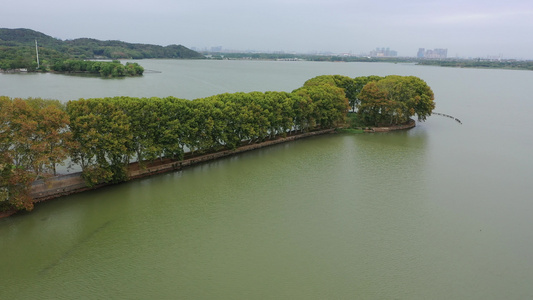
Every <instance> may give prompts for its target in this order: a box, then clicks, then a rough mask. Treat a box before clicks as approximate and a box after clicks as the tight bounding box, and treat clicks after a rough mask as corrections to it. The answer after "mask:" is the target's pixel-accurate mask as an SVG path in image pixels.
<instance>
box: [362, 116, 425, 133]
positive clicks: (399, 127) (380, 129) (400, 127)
mask: <svg viewBox="0 0 533 300" xmlns="http://www.w3.org/2000/svg"><path fill="white" fill-rule="evenodd" d="M414 127H416V122H415V120H413V119H409V122H407V124H402V125H392V126H388V127H369V128H367V129H363V131H364V132H389V131H396V130H405V129H411V128H414Z"/></svg>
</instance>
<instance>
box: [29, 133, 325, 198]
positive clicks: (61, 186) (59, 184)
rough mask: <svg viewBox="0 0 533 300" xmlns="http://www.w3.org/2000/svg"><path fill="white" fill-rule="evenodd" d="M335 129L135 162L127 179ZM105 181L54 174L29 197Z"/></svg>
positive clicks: (52, 194) (66, 192) (82, 188)
mask: <svg viewBox="0 0 533 300" xmlns="http://www.w3.org/2000/svg"><path fill="white" fill-rule="evenodd" d="M334 131H335V129H326V130H320V131H313V132H307V133H303V134H298V135H293V136H288V137H285V138H276V139H274V140H269V141H265V142H262V143H257V144H250V145H245V146H241V147H239V148H237V149H235V150H224V151H220V152H215V153H209V154H204V155H200V156H195V157H191V158H188V159H184V160H180V161H171V160H166V161H162V162H159V161H158V162H154V163H147V164H146V165H145V166H144V167H139V165H138V164H137V163H133V164H131V165H130V167H129V171H128V175H129V178H130V179H135V178H143V177H147V176H151V175H154V174H160V173H166V172H171V171H175V170H180V169H182V168H185V167H189V166H193V165H196V164H199V163H203V162H207V161H211V160H215V159H218V158H221V157H226V156H231V155H235V154H238V153H243V152H246V151H251V150H255V149H259V148H263V147H268V146H271V145H275V144H280V143H286V142H289V141H294V140H298V139H302V138H306V137H310V136H315V135H322V134H327V133H333V132H334ZM105 185H108V184H100V185H97V186H94V187H89V186H87V184H86V183H85V181H84V180H83V178H82V177H81V173H74V174H70V175H64V176H57V177H53V178H48V179H45V180H38V181H36V182H34V183H33V185H32V187H31V191H30V196H31V197H32V198H33V199H34V202H40V201H45V200H49V199H53V198H57V197H60V196H65V195H69V194H74V193H79V192H82V191H86V190H90V189H96V188H99V187H102V186H105Z"/></svg>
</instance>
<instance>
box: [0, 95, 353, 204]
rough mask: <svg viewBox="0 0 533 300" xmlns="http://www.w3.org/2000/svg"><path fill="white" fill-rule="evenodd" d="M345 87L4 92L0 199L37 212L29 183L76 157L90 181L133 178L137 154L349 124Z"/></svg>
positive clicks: (210, 147) (160, 154)
mask: <svg viewBox="0 0 533 300" xmlns="http://www.w3.org/2000/svg"><path fill="white" fill-rule="evenodd" d="M347 110H348V102H347V99H346V97H345V93H344V91H343V90H342V89H341V88H338V87H335V86H330V85H325V86H303V87H302V88H299V89H297V90H295V91H293V92H291V93H287V92H265V93H262V92H252V93H234V94H221V95H216V96H212V97H207V98H201V99H196V100H192V101H190V100H185V99H179V98H174V97H167V98H131V97H115V98H95V99H79V100H77V101H69V102H68V103H67V104H66V105H62V104H61V103H59V102H58V101H54V100H42V99H26V100H22V99H11V98H8V97H0V111H1V112H2V113H1V115H0V126H1V127H0V133H1V135H0V139H1V140H0V144H1V149H0V151H1V153H2V156H1V157H0V175H1V177H0V203H1V206H2V207H3V208H4V209H6V208H17V209H28V210H29V209H31V208H32V201H31V199H30V198H29V194H28V192H29V188H30V186H31V183H32V182H33V181H34V180H35V179H38V178H42V177H46V176H52V175H53V174H54V173H55V168H56V165H57V164H58V163H62V162H64V161H65V160H67V159H70V160H71V161H72V162H73V163H75V164H78V165H80V166H81V168H82V176H83V177H84V178H85V180H86V182H87V183H88V184H90V185H94V184H97V183H101V182H120V181H124V180H127V179H128V178H127V166H128V164H129V163H130V161H131V160H132V159H135V160H138V161H141V162H142V161H151V160H155V159H162V158H172V159H178V160H179V159H183V157H184V153H185V152H186V151H191V152H193V153H198V152H201V153H203V152H210V151H215V150H219V149H223V148H227V149H235V148H236V147H238V146H239V145H241V144H242V143H254V142H260V141H263V140H265V139H268V138H271V137H274V136H279V135H281V136H284V135H287V134H290V133H293V132H305V131H308V130H313V129H316V128H333V127H335V126H339V125H340V124H343V123H344V118H345V116H346V112H347Z"/></svg>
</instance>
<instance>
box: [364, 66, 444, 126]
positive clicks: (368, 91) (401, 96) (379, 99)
mask: <svg viewBox="0 0 533 300" xmlns="http://www.w3.org/2000/svg"><path fill="white" fill-rule="evenodd" d="M358 98H359V99H360V103H359V104H358V105H357V107H358V110H357V114H358V115H359V117H360V120H362V121H363V122H364V123H365V124H368V125H373V126H382V125H395V124H402V123H405V122H407V121H408V120H409V118H410V117H412V116H414V115H417V117H418V120H419V121H424V120H426V117H428V116H430V115H431V112H432V111H433V109H434V108H435V102H434V101H433V100H434V95H433V91H432V90H431V88H430V87H429V86H428V85H427V84H426V82H424V81H423V80H422V79H420V78H418V77H415V76H397V75H391V76H386V77H385V78H383V79H380V80H377V81H370V82H368V83H367V84H366V85H365V86H364V87H363V88H362V89H361V92H360V93H359V96H358Z"/></svg>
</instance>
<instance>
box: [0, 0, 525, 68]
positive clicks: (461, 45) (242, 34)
mask: <svg viewBox="0 0 533 300" xmlns="http://www.w3.org/2000/svg"><path fill="white" fill-rule="evenodd" d="M0 27H4V28H30V29H34V30H37V31H40V32H43V33H45V34H48V35H51V36H53V37H56V38H60V39H62V40H65V39H74V38H80V37H90V38H96V39H100V40H121V41H125V42H133V43H149V44H158V45H163V46H165V45H169V44H181V45H184V46H186V47H197V48H199V49H202V48H205V47H207V48H210V47H212V46H222V47H223V48H224V49H238V50H251V49H254V50H262V51H286V52H292V51H296V52H304V53H307V52H310V51H331V52H335V53H349V52H351V53H353V54H360V53H365V52H366V53H368V52H369V51H371V50H373V49H375V48H376V47H380V48H381V47H390V48H391V49H392V50H396V51H398V55H399V56H416V53H417V51H418V48H426V49H434V48H447V49H448V57H455V56H460V57H487V56H498V55H503V57H504V58H521V59H533V1H532V0H447V1H443V0H438V1H433V0H381V1H380V0H264V1H254V0H150V1H148V0H146V1H137V0H107V1H104V0H93V1H78V0H46V1H35V0H16V1H4V2H3V3H2V7H1V9H0Z"/></svg>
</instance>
